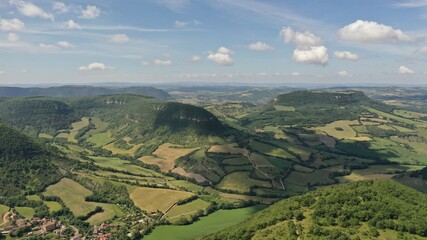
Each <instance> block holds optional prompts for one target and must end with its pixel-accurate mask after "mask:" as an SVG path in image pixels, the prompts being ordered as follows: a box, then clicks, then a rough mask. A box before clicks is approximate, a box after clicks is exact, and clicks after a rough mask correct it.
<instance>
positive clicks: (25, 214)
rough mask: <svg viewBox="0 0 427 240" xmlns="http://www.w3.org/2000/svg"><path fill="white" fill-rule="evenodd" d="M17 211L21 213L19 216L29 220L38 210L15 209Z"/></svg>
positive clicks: (27, 208) (28, 208)
mask: <svg viewBox="0 0 427 240" xmlns="http://www.w3.org/2000/svg"><path fill="white" fill-rule="evenodd" d="M15 210H16V211H17V212H18V213H19V215H21V216H23V217H24V218H27V219H28V218H32V217H33V216H34V214H35V213H36V210H34V208H30V207H15Z"/></svg>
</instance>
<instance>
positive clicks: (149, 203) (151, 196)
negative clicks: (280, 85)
mask: <svg viewBox="0 0 427 240" xmlns="http://www.w3.org/2000/svg"><path fill="white" fill-rule="evenodd" d="M129 194H130V198H131V199H132V200H133V201H134V203H135V205H136V206H137V207H139V208H140V209H142V210H145V211H148V212H156V211H157V210H160V211H162V212H166V211H167V210H168V209H169V208H170V207H172V206H173V205H174V204H176V203H177V202H178V201H180V200H184V199H187V198H189V197H191V196H193V195H194V194H193V193H191V192H184V191H178V190H170V189H162V188H146V187H137V188H134V189H131V190H130V191H129Z"/></svg>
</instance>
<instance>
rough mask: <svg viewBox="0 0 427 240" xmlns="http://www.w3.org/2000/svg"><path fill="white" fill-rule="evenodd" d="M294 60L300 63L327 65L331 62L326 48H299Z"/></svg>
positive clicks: (296, 50)
mask: <svg viewBox="0 0 427 240" xmlns="http://www.w3.org/2000/svg"><path fill="white" fill-rule="evenodd" d="M292 60H294V61H295V62H298V63H308V64H320V65H326V64H327V63H328V60H329V55H328V49H327V48H326V47H325V46H315V47H307V48H297V49H295V50H294V54H293V56H292Z"/></svg>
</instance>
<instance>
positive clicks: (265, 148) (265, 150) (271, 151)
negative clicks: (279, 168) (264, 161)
mask: <svg viewBox="0 0 427 240" xmlns="http://www.w3.org/2000/svg"><path fill="white" fill-rule="evenodd" d="M250 146H251V148H252V149H253V150H255V151H257V152H259V153H262V154H264V155H269V156H273V157H279V158H284V159H293V158H295V157H294V156H293V155H292V154H290V153H288V152H286V151H285V150H283V149H281V148H278V147H274V146H271V145H269V144H265V143H261V142H257V141H252V142H251V145H250Z"/></svg>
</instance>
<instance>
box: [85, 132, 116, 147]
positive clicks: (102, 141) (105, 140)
mask: <svg viewBox="0 0 427 240" xmlns="http://www.w3.org/2000/svg"><path fill="white" fill-rule="evenodd" d="M114 140H115V139H114V138H113V136H112V135H111V132H109V131H107V132H102V133H97V134H95V135H93V136H91V137H89V138H88V139H87V141H88V142H90V143H92V144H94V145H95V147H102V146H105V145H107V144H109V143H111V142H113V141H114Z"/></svg>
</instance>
